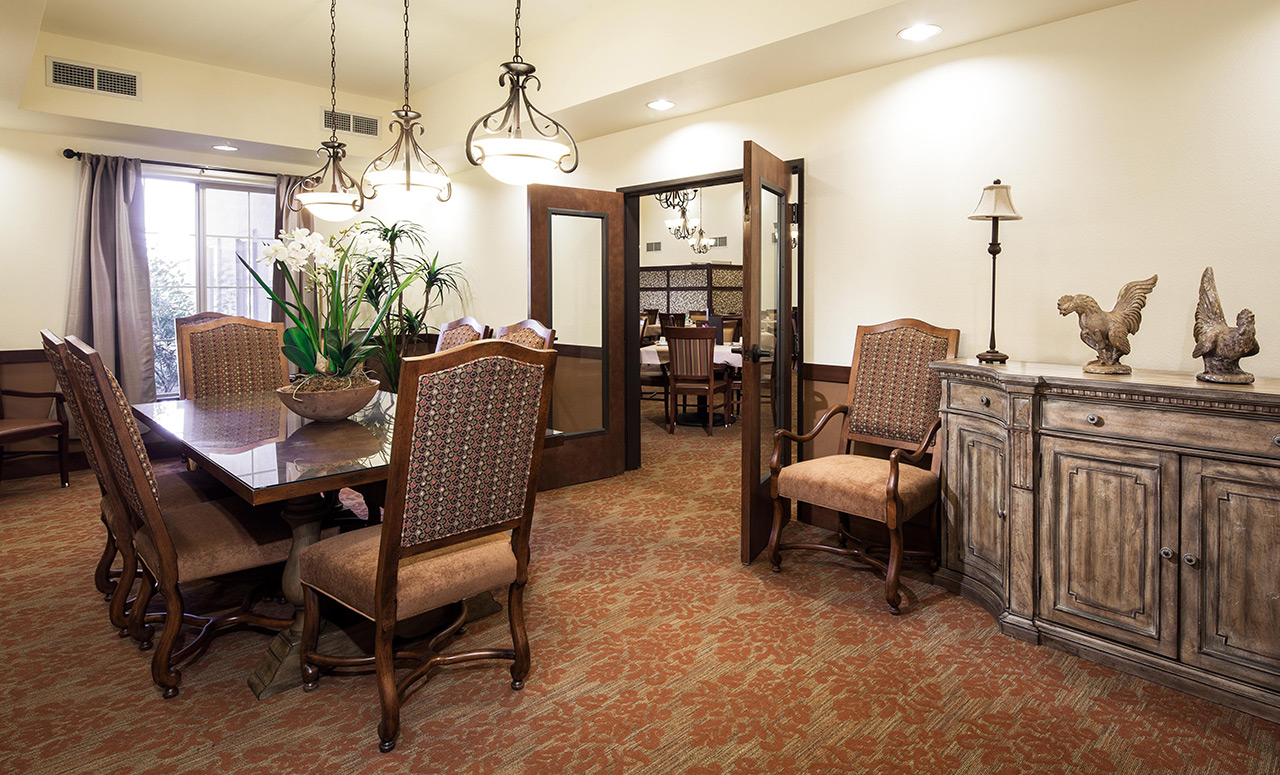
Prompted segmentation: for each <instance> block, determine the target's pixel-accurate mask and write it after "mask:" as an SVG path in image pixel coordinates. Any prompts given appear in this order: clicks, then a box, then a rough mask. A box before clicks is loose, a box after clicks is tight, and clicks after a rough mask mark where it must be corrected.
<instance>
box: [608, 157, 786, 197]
mask: <svg viewBox="0 0 1280 775" xmlns="http://www.w3.org/2000/svg"><path fill="white" fill-rule="evenodd" d="M785 164H786V165H787V166H789V167H790V168H791V172H792V173H800V174H802V175H803V173H804V159H791V160H790V161H787V162H785ZM741 182H742V170H741V169H736V170H724V171H722V172H709V173H706V174H703V175H691V176H689V177H687V178H674V179H672V180H660V181H658V182H656V183H641V184H640V185H636V186H623V187H622V188H619V189H618V193H620V194H626V195H627V196H628V197H632V196H635V197H641V196H649V195H651V194H661V193H663V192H666V191H682V190H684V189H686V188H706V187H708V186H724V185H727V184H729V183H741Z"/></svg>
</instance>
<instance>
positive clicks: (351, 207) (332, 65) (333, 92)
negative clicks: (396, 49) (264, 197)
mask: <svg viewBox="0 0 1280 775" xmlns="http://www.w3.org/2000/svg"><path fill="white" fill-rule="evenodd" d="M337 18H338V0H330V3H329V116H328V118H329V124H330V125H331V126H330V128H331V130H332V131H331V132H330V133H329V139H328V140H325V141H324V142H322V143H320V148H319V149H318V150H317V151H316V155H317V156H321V157H324V158H325V163H324V166H323V167H321V168H320V169H318V170H316V171H315V172H313V173H312V174H310V175H308V176H307V177H305V178H303V179H302V180H300V181H298V182H297V183H295V184H293V187H292V188H291V189H289V193H288V195H287V196H286V197H285V201H287V202H288V203H289V204H288V207H289V209H290V210H292V211H293V212H295V213H296V212H298V211H300V210H304V209H305V210H306V211H307V212H308V213H311V215H313V216H314V217H316V218H319V219H320V220H322V221H345V220H347V219H348V218H351V217H352V216H353V215H355V214H356V213H358V212H360V211H361V210H363V209H364V200H365V193H364V190H363V188H362V186H361V185H360V184H359V183H357V182H356V181H355V179H354V178H352V177H351V176H350V175H349V174H347V171H346V170H344V169H343V168H342V160H343V159H345V158H346V157H347V144H346V143H343V142H340V141H339V140H338V127H337V124H336V122H334V121H333V117H334V115H335V114H336V113H337V112H338V44H337V39H338V24H337Z"/></svg>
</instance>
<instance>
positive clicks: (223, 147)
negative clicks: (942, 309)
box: [213, 143, 240, 151]
mask: <svg viewBox="0 0 1280 775" xmlns="http://www.w3.org/2000/svg"><path fill="white" fill-rule="evenodd" d="M213 150H215V151H238V150H240V149H239V148H237V147H235V146H234V145H232V144H231V143H218V144H217V145H215V146H213Z"/></svg>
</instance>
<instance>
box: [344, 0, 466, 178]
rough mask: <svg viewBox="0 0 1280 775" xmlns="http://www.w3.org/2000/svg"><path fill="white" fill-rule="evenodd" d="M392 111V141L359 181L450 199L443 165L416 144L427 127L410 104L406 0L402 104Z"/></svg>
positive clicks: (406, 8)
mask: <svg viewBox="0 0 1280 775" xmlns="http://www.w3.org/2000/svg"><path fill="white" fill-rule="evenodd" d="M391 115H393V116H395V120H394V121H392V122H391V124H390V127H389V128H390V129H391V130H392V131H394V132H395V135H396V138H395V141H394V142H392V144H391V147H390V148H388V149H387V150H385V151H383V152H382V153H381V154H380V155H379V156H378V157H377V158H375V159H374V160H373V161H371V162H369V166H368V167H366V168H365V170H364V177H363V178H361V183H364V182H365V181H368V182H369V184H370V185H372V186H373V196H377V195H378V194H381V193H384V192H385V193H392V192H395V193H399V194H433V195H434V196H435V198H436V199H438V200H440V201H441V202H447V201H449V197H450V196H452V195H453V185H452V183H451V182H450V180H449V176H448V174H446V173H445V171H444V168H443V167H441V166H440V165H439V163H437V162H436V160H435V159H433V158H431V155H430V154H428V153H427V152H426V151H424V150H422V146H420V145H418V139H417V136H418V135H420V134H422V133H423V132H424V131H426V130H425V129H424V127H423V126H422V124H421V123H419V121H418V119H420V118H422V114H421V113H419V112H417V111H416V110H414V109H413V108H412V107H410V105H409V0H404V106H403V107H401V108H400V109H399V110H393V111H391Z"/></svg>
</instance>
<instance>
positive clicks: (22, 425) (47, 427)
mask: <svg viewBox="0 0 1280 775" xmlns="http://www.w3.org/2000/svg"><path fill="white" fill-rule="evenodd" d="M4 396H11V397H13V398H39V399H47V398H51V399H53V404H54V417H53V418H50V417H48V416H44V417H5V414H4ZM64 400H65V397H64V396H63V395H62V394H61V393H58V392H56V391H30V390H13V389H10V388H5V387H0V477H3V473H4V459H5V456H6V455H8V456H9V457H19V456H26V455H48V454H56V455H57V456H58V472H59V474H61V476H62V486H63V487H67V486H68V485H70V484H71V478H70V473H71V469H70V465H69V460H68V446H67V445H68V443H69V439H68V433H67V415H66V412H65V411H64V410H63V402H64ZM41 405H42V407H43V408H42V409H41V411H46V412H47V411H48V406H49V405H48V404H47V403H43V402H42V404H41ZM49 437H54V438H56V439H57V441H58V448H57V449H56V450H42V449H37V450H21V451H16V452H15V451H12V450H7V451H6V450H5V446H6V445H9V444H17V443H19V442H23V441H32V440H34V439H44V438H49Z"/></svg>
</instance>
